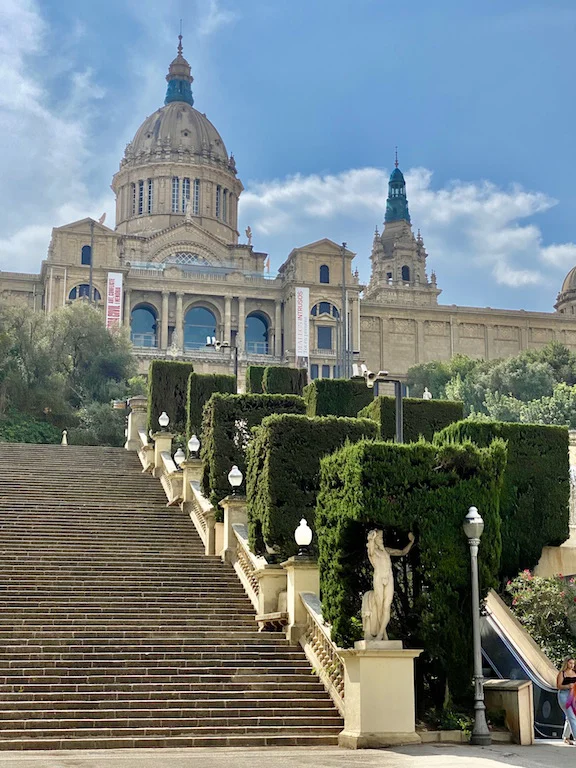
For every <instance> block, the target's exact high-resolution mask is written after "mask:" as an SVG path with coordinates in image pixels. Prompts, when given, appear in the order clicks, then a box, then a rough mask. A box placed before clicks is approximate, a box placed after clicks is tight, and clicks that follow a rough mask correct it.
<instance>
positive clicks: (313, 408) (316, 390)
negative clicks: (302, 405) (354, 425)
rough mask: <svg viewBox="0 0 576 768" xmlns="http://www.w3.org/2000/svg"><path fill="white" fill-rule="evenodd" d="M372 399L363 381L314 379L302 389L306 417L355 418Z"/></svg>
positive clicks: (370, 392) (371, 394)
mask: <svg viewBox="0 0 576 768" xmlns="http://www.w3.org/2000/svg"><path fill="white" fill-rule="evenodd" d="M373 399H374V391H373V390H372V389H369V388H368V387H367V386H366V382H365V381H364V379H316V380H315V381H311V382H310V384H308V386H307V387H306V388H305V389H304V400H305V401H306V413H307V414H308V416H351V417H354V418H355V417H356V416H357V415H358V413H359V412H360V411H361V410H362V409H363V408H366V407H367V406H368V405H370V403H371V402H372V400H373Z"/></svg>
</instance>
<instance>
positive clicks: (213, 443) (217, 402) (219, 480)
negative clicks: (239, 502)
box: [201, 393, 306, 509]
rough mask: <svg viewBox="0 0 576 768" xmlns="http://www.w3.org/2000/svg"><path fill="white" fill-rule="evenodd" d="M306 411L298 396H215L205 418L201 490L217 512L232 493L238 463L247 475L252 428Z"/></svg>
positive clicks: (209, 402)
mask: <svg viewBox="0 0 576 768" xmlns="http://www.w3.org/2000/svg"><path fill="white" fill-rule="evenodd" d="M305 410H306V406H305V405H304V400H303V399H302V398H301V397H297V396H296V395H224V394H220V393H216V394H214V395H212V397H211V398H210V400H208V402H207V403H206V405H205V407H204V414H203V418H202V437H201V458H202V489H203V492H204V495H205V496H207V497H208V498H209V499H210V501H211V502H212V504H213V505H214V506H215V507H216V509H218V506H217V505H218V502H219V501H220V500H221V499H223V498H224V497H225V496H227V495H228V494H229V493H230V490H231V489H230V485H229V484H228V472H229V471H230V469H231V468H232V466H233V465H234V464H236V465H237V466H238V467H239V469H240V470H241V471H242V473H243V474H244V475H246V457H245V453H246V448H247V445H248V442H249V441H250V439H251V436H252V435H251V430H252V427H256V426H258V424H260V422H261V421H262V419H264V418H265V417H266V416H271V415H272V414H273V413H302V414H303V413H304V412H305Z"/></svg>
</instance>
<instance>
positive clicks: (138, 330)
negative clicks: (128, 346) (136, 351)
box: [130, 304, 158, 347]
mask: <svg viewBox="0 0 576 768" xmlns="http://www.w3.org/2000/svg"><path fill="white" fill-rule="evenodd" d="M130 338H131V339H132V344H134V346H135V347H157V346H158V319H157V317H156V310H155V309H154V308H153V307H150V306H148V305H146V304H141V305H140V306H138V307H134V309H133V310H132V314H131V316H130Z"/></svg>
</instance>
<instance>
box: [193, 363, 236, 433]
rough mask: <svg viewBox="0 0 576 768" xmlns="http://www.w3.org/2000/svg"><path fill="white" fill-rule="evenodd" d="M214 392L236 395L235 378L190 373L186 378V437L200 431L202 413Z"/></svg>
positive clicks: (222, 375) (213, 374)
mask: <svg viewBox="0 0 576 768" xmlns="http://www.w3.org/2000/svg"><path fill="white" fill-rule="evenodd" d="M214 392H228V393H229V394H231V395H235V394H236V377H235V376H227V375H226V374H217V373H191V374H190V376H189V377H188V397H187V400H186V413H187V417H186V435H187V436H188V438H189V437H190V436H191V435H193V434H196V435H199V434H200V432H201V431H202V411H203V409H204V406H205V404H206V403H207V402H208V400H210V398H211V397H212V395H213V394H214Z"/></svg>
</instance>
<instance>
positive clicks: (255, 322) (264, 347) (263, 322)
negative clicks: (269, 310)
mask: <svg viewBox="0 0 576 768" xmlns="http://www.w3.org/2000/svg"><path fill="white" fill-rule="evenodd" d="M268 336H269V322H268V318H267V317H266V315H264V314H263V313H262V312H251V313H250V314H249V315H248V317H247V318H246V337H245V338H246V351H247V352H252V353H253V354H256V355H267V354H268V349H269V345H268V341H269V339H268Z"/></svg>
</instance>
